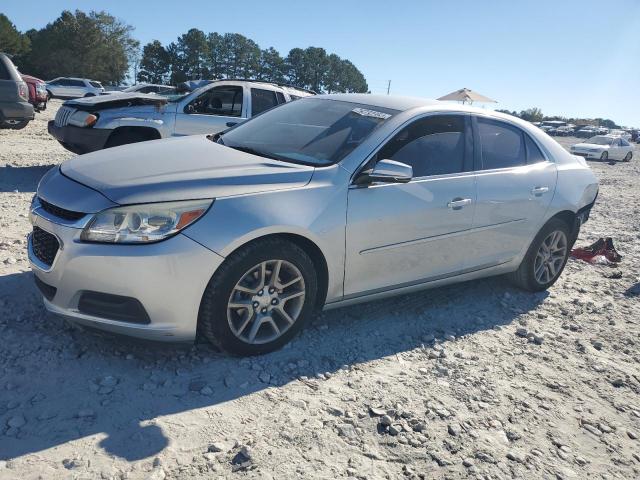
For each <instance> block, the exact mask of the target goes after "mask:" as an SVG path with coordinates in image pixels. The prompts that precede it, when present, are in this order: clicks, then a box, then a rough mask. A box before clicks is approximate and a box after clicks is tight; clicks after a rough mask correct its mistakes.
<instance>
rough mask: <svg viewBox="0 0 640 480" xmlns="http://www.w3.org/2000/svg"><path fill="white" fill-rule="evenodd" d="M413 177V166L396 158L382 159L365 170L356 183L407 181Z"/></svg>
mask: <svg viewBox="0 0 640 480" xmlns="http://www.w3.org/2000/svg"><path fill="white" fill-rule="evenodd" d="M412 178H413V168H412V167H411V166H410V165H407V164H406V163H402V162H397V161H395V160H387V159H385V160H380V161H379V162H377V163H376V164H375V166H374V167H373V168H370V169H366V170H363V171H362V172H360V175H358V178H357V179H356V182H355V183H356V185H368V184H371V183H376V182H379V183H407V182H409V181H411V179H412Z"/></svg>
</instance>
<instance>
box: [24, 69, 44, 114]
mask: <svg viewBox="0 0 640 480" xmlns="http://www.w3.org/2000/svg"><path fill="white" fill-rule="evenodd" d="M22 79H23V80H24V81H25V82H26V84H27V88H28V89H29V103H30V104H31V105H33V109H34V110H35V111H36V112H41V111H43V110H46V109H47V100H48V95H47V86H46V84H45V82H44V80H40V79H39V78H36V77H32V76H31V75H22Z"/></svg>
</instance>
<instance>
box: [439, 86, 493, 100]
mask: <svg viewBox="0 0 640 480" xmlns="http://www.w3.org/2000/svg"><path fill="white" fill-rule="evenodd" d="M438 100H451V101H454V102H462V103H463V104H464V103H467V102H469V104H471V103H473V102H479V103H498V102H497V101H495V100H493V99H492V98H489V97H485V96H484V95H481V94H479V93H478V92H474V91H473V90H471V89H470V88H461V89H460V90H456V91H455V92H451V93H449V94H447V95H445V96H444V97H440V98H439V99H438Z"/></svg>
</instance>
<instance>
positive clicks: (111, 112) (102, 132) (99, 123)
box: [48, 80, 314, 153]
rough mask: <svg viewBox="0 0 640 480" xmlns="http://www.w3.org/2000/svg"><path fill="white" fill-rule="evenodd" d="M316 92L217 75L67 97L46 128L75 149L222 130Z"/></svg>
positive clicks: (78, 150)
mask: <svg viewBox="0 0 640 480" xmlns="http://www.w3.org/2000/svg"><path fill="white" fill-rule="evenodd" d="M313 94H314V92H311V91H308V90H303V89H299V88H296V87H292V86H288V85H282V84H276V83H269V82H258V81H249V80H220V81H215V82H212V83H209V84H208V85H205V86H204V87H201V88H197V89H196V90H193V91H189V92H186V93H179V92H166V93H160V94H140V93H120V94H117V95H101V96H96V97H91V98H82V99H77V100H70V101H67V102H65V103H64V104H63V105H62V106H61V107H60V109H59V110H58V113H57V114H56V117H55V120H52V121H50V122H49V124H48V130H49V133H50V134H51V135H53V136H54V137H55V138H56V139H57V140H58V141H59V142H60V144H61V145H62V146H63V147H65V148H66V149H67V150H70V151H72V152H74V153H87V152H93V151H96V150H101V149H103V148H110V147H115V146H118V145H125V144H129V143H136V142H143V141H146V140H154V139H159V138H168V137H176V136H183V135H195V134H215V133H219V132H222V131H224V130H226V129H228V128H229V127H232V126H234V125H236V124H238V123H240V122H243V121H244V120H246V119H248V118H251V117H252V116H254V115H257V114H259V113H262V112H264V111H266V110H268V109H270V108H272V107H275V106H277V105H279V104H281V103H286V102H290V101H292V100H296V99H298V98H300V97H304V96H308V95H313Z"/></svg>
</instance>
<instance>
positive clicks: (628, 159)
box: [622, 152, 633, 162]
mask: <svg viewBox="0 0 640 480" xmlns="http://www.w3.org/2000/svg"><path fill="white" fill-rule="evenodd" d="M632 157H633V153H631V152H628V153H627V154H626V155H625V157H624V159H623V160H622V161H623V162H630V161H631V158H632Z"/></svg>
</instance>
